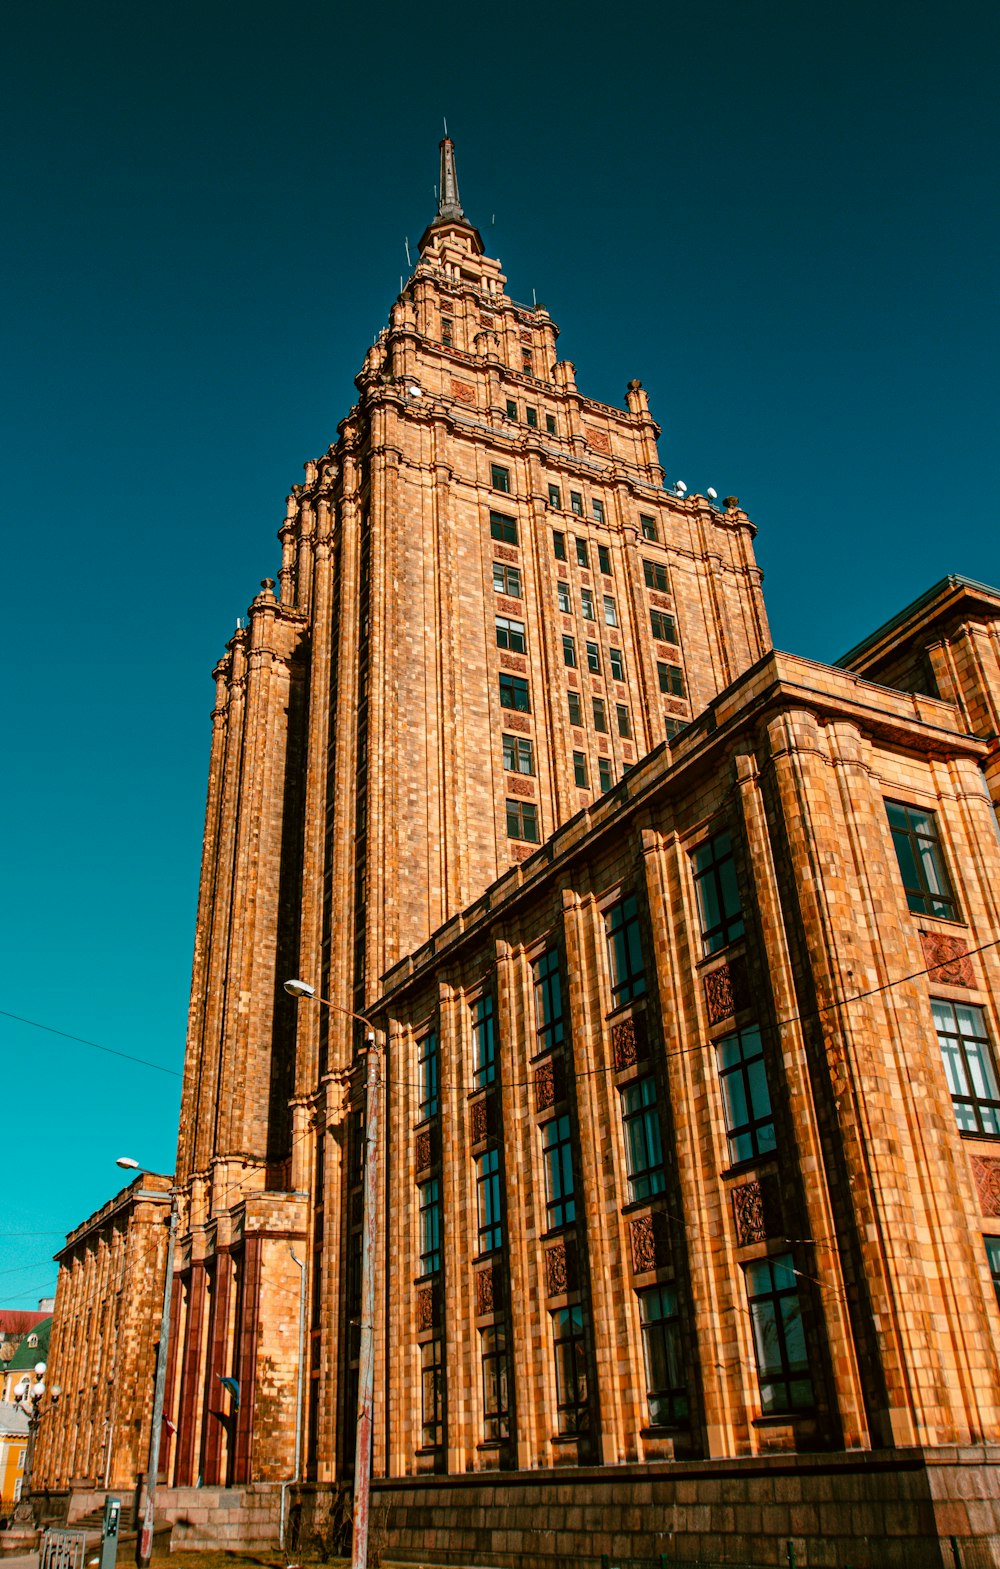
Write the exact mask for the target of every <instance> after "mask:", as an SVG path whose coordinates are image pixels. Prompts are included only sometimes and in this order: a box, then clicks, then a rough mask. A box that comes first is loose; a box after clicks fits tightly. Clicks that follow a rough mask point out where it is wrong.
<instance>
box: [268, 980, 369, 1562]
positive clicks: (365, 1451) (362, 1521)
mask: <svg viewBox="0 0 1000 1569" xmlns="http://www.w3.org/2000/svg"><path fill="white" fill-rule="evenodd" d="M285 990H286V992H288V994H289V996H291V997H296V998H299V999H302V998H306V999H309V1000H310V1001H314V1002H319V1003H322V1004H323V1006H324V1007H325V1008H333V1009H334V1010H335V1011H336V1012H337V1013H344V1014H346V1015H347V1017H348V1018H350V1019H357V1020H358V1021H359V1023H361V1024H363V1025H364V1026H365V1028H366V1029H367V1032H368V1033H367V1037H366V1056H367V1068H368V1071H367V1075H366V1078H365V1184H364V1218H363V1224H362V1232H361V1326H360V1329H361V1346H360V1354H359V1366H358V1427H357V1436H356V1441H355V1449H354V1530H353V1533H352V1536H351V1569H367V1564H368V1508H369V1501H370V1498H371V1471H372V1404H373V1399H374V1393H375V1228H376V1218H377V1210H376V1205H377V1190H378V1110H379V1108H378V1085H379V1051H380V1047H379V1044H378V1032H377V1031H376V1029H375V1026H374V1025H373V1024H372V1022H371V1020H370V1019H366V1018H365V1016H364V1014H363V1013H353V1012H352V1011H351V1009H350V1008H341V1007H340V1006H339V1004H338V1003H335V1002H329V1001H328V1000H327V998H326V997H320V996H319V995H318V993H317V991H316V988H315V986H311V985H310V984H309V982H308V981H286V982H285Z"/></svg>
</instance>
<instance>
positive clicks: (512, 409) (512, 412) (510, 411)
mask: <svg viewBox="0 0 1000 1569" xmlns="http://www.w3.org/2000/svg"><path fill="white" fill-rule="evenodd" d="M507 418H508V419H517V404H516V403H515V402H514V399H513V398H508V399H507Z"/></svg>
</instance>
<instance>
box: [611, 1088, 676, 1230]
mask: <svg viewBox="0 0 1000 1569" xmlns="http://www.w3.org/2000/svg"><path fill="white" fill-rule="evenodd" d="M621 1097H622V1126H623V1127H624V1129H625V1166H626V1169H627V1171H628V1196H629V1201H630V1203H633V1204H634V1203H635V1202H636V1201H637V1200H638V1199H648V1198H649V1196H650V1195H651V1194H652V1193H662V1192H663V1189H664V1188H665V1186H666V1181H667V1179H666V1177H665V1175H664V1171H663V1144H662V1142H661V1139H660V1116H659V1113H658V1111H657V1109H656V1081H655V1080H654V1079H652V1078H649V1079H639V1080H637V1081H636V1083H634V1084H628V1085H626V1086H625V1088H624V1089H623V1090H622V1092H621Z"/></svg>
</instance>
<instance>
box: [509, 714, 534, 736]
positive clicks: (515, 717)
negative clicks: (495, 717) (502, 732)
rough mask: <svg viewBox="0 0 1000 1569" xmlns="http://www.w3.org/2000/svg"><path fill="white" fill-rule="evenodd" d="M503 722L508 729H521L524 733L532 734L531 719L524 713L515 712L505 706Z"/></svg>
mask: <svg viewBox="0 0 1000 1569" xmlns="http://www.w3.org/2000/svg"><path fill="white" fill-rule="evenodd" d="M503 722H504V727H505V729H507V730H519V731H520V732H521V733H522V735H530V734H531V720H530V719H525V717H524V715H523V714H514V713H512V712H511V710H510V709H509V708H505V709H504V711H503Z"/></svg>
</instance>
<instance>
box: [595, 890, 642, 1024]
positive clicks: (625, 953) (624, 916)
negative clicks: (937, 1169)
mask: <svg viewBox="0 0 1000 1569" xmlns="http://www.w3.org/2000/svg"><path fill="white" fill-rule="evenodd" d="M604 926H605V930H606V932H607V937H608V960H609V963H610V965H611V995H612V997H613V998H614V1006H615V1007H616V1008H620V1007H621V1006H622V1004H623V1003H626V1002H631V1001H632V999H633V998H634V997H641V996H643V994H644V993H645V990H646V966H645V965H644V964H643V960H642V940H641V938H640V935H639V905H638V901H637V899H636V896H635V894H634V893H630V894H626V896H625V898H624V899H619V901H618V903H617V904H613V905H612V906H611V908H610V910H606V911H605V912H604Z"/></svg>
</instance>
